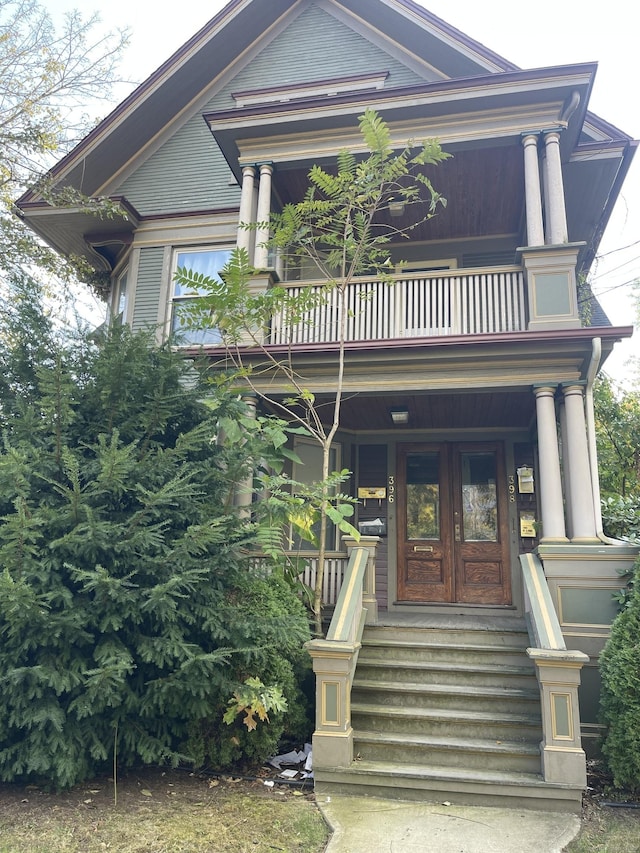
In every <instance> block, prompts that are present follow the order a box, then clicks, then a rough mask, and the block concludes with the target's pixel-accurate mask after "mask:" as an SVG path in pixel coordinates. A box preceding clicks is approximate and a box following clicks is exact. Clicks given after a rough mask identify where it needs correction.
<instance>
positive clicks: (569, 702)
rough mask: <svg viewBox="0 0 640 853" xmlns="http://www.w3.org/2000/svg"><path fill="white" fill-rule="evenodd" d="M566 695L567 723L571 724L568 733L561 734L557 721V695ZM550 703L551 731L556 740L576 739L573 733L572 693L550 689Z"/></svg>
mask: <svg viewBox="0 0 640 853" xmlns="http://www.w3.org/2000/svg"><path fill="white" fill-rule="evenodd" d="M563 696H564V697H565V698H566V700H567V723H568V725H569V734H568V735H559V734H558V726H557V721H556V703H555V701H554V700H555V699H556V697H563ZM549 704H550V705H551V731H552V737H553V739H554V740H574V739H575V738H574V733H573V701H572V694H571V693H559V692H557V691H555V690H550V691H549Z"/></svg>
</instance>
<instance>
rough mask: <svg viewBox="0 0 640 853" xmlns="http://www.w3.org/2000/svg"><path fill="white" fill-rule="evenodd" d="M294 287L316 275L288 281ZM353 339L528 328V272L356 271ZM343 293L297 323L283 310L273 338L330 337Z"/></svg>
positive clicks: (350, 320)
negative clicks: (383, 276) (360, 274)
mask: <svg viewBox="0 0 640 853" xmlns="http://www.w3.org/2000/svg"><path fill="white" fill-rule="evenodd" d="M283 286H284V287H287V288H288V289H289V290H290V292H292V294H294V295H295V294H296V293H300V292H302V291H303V290H304V289H306V288H313V289H314V290H316V291H320V289H321V286H320V285H318V283H317V282H295V283H286V282H285V283H284V285H283ZM346 305H347V318H346V337H345V340H347V341H373V340H389V339H393V338H416V337H433V336H440V335H478V334H485V333H492V332H518V331H521V330H524V329H525V328H526V320H525V314H526V310H525V309H526V306H525V295H524V276H523V272H522V269H521V268H519V267H515V266H514V267H501V268H500V270H499V271H497V270H495V269H493V270H487V269H467V270H446V271H445V270H439V271H438V272H437V273H436V274H432V275H410V274H403V275H399V276H396V277H394V280H393V281H392V282H391V283H388V282H382V281H379V280H377V279H375V278H358V279H357V280H354V281H353V282H352V283H351V284H350V285H349V286H348V288H347V292H346ZM338 323H339V294H338V292H337V291H336V290H333V291H330V292H329V293H328V294H327V296H326V298H325V299H323V300H321V304H319V305H318V306H317V307H315V308H313V309H312V310H310V311H309V312H308V314H307V315H306V316H305V317H304V318H303V319H302V320H301V321H300V322H297V323H295V324H288V323H287V322H286V319H285V317H284V316H283V315H276V316H274V318H273V321H272V327H271V337H270V342H271V343H272V344H305V343H331V342H336V341H338V340H339V325H338Z"/></svg>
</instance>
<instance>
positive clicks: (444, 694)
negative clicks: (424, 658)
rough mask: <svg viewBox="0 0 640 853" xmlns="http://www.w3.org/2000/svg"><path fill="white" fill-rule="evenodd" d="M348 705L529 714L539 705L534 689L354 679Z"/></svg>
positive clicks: (357, 676)
mask: <svg viewBox="0 0 640 853" xmlns="http://www.w3.org/2000/svg"><path fill="white" fill-rule="evenodd" d="M351 696H352V702H365V703H367V704H379V705H391V706H401V707H410V708H449V709H459V710H476V711H488V712H491V711H493V712H500V711H505V710H507V709H508V710H509V711H510V712H511V713H524V714H529V713H532V712H535V709H536V708H538V707H539V704H540V694H539V692H538V691H537V690H534V689H526V688H521V687H513V688H507V687H503V686H502V685H501V684H496V686H494V687H487V686H479V687H475V686H473V685H460V684H423V683H416V682H404V681H400V680H393V681H390V680H388V681H382V680H374V679H364V678H360V677H359V675H358V672H357V670H356V677H355V679H354V682H353V688H352V693H351Z"/></svg>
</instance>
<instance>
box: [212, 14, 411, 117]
mask: <svg viewBox="0 0 640 853" xmlns="http://www.w3.org/2000/svg"><path fill="white" fill-rule="evenodd" d="M372 71H389V77H388V78H387V81H386V86H393V87H396V86H407V85H411V84H413V83H422V82H424V78H421V77H419V76H418V75H417V74H416V73H415V72H414V71H412V70H410V69H409V68H407V67H406V66H405V65H403V64H402V63H401V62H400V61H399V60H398V59H396V58H395V57H393V56H391V55H390V54H389V53H387V52H386V51H384V50H382V49H381V48H380V47H378V46H377V45H374V44H373V43H372V42H370V41H368V40H367V39H366V38H364V37H363V36H362V35H360V34H359V33H356V32H354V30H352V29H351V28H350V27H348V26H347V25H346V24H344V23H342V22H341V21H339V20H338V19H337V18H335V17H334V16H333V15H330V14H329V13H328V12H325V11H324V10H323V9H321V8H320V6H318V5H316V4H315V3H313V4H312V5H311V6H310V7H309V8H308V9H306V10H305V11H304V12H302V13H301V14H300V15H299V16H298V17H296V18H295V19H294V20H293V21H292V22H291V24H289V26H288V27H287V28H286V29H285V30H284V32H282V33H281V34H280V35H278V36H276V37H275V38H274V39H273V41H271V42H270V44H268V45H267V46H266V47H265V48H264V49H263V50H262V51H260V53H259V54H258V55H257V56H256V57H255V58H254V59H252V60H251V62H249V64H248V65H247V66H246V67H245V68H243V69H242V71H240V73H239V74H238V75H237V76H236V77H235V78H234V79H233V80H232V81H231V82H230V83H228V84H227V85H226V86H225V87H224V88H223V89H222V90H221V91H220V92H219V94H218V95H216V97H215V98H213V99H212V101H211V103H210V110H211V112H213V111H215V110H223V109H230V108H232V107H234V106H235V101H234V100H233V98H232V97H231V93H232V92H237V91H250V90H253V89H262V88H264V87H265V86H285V85H287V84H293V83H310V82H312V81H314V80H323V79H326V78H330V77H341V76H349V75H353V74H364V73H366V72H372Z"/></svg>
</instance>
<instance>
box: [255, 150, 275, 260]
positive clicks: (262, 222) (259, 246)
mask: <svg viewBox="0 0 640 853" xmlns="http://www.w3.org/2000/svg"><path fill="white" fill-rule="evenodd" d="M272 175H273V166H272V165H271V164H270V163H263V164H262V165H261V166H260V186H259V188H258V213H257V228H256V239H255V255H254V262H253V265H254V266H255V268H256V269H258V270H264V269H266V268H267V264H268V262H269V249H268V247H267V245H266V243H267V242H268V240H269V217H270V215H271V176H272Z"/></svg>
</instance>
